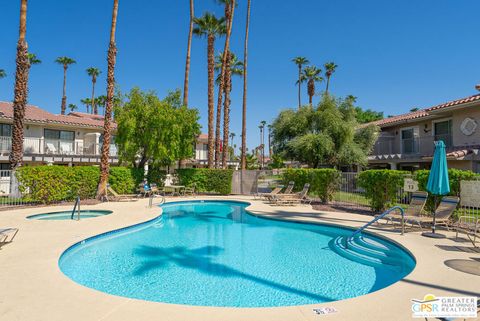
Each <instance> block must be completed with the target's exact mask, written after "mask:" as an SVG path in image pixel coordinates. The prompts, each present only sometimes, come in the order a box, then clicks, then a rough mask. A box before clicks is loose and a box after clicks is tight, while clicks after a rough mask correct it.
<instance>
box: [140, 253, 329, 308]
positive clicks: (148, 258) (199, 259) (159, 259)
mask: <svg viewBox="0 0 480 321" xmlns="http://www.w3.org/2000/svg"><path fill="white" fill-rule="evenodd" d="M222 252H224V249H223V248H221V247H218V246H204V247H200V248H196V249H188V248H186V247H184V246H173V247H168V248H162V247H154V246H146V245H143V246H140V247H139V248H137V249H136V250H135V251H134V254H135V255H138V256H141V257H142V258H143V260H142V263H141V266H140V267H139V268H138V269H137V270H136V271H135V272H134V274H135V275H136V276H139V275H143V274H145V273H147V272H149V271H151V270H155V269H161V268H164V267H166V266H168V265H173V264H174V265H177V266H180V267H182V268H187V269H195V270H197V271H199V272H201V273H204V274H208V275H213V276H215V277H221V278H242V279H245V280H249V281H252V282H255V283H257V284H261V285H264V286H268V287H270V288H272V289H275V290H278V291H281V292H286V293H289V294H295V295H298V296H301V297H305V298H309V299H313V300H316V301H318V302H328V301H333V300H336V299H335V298H330V297H326V296H322V295H320V294H317V293H311V292H308V291H304V290H302V289H296V288H293V287H291V286H288V285H284V284H281V283H278V282H275V281H272V280H268V279H264V278H260V277H258V276H255V275H251V274H247V273H245V272H242V271H239V270H236V269H234V268H232V267H230V266H228V265H225V264H220V263H216V262H214V260H213V258H214V257H215V256H217V255H219V254H220V253H222ZM320 290H321V289H320Z"/></svg>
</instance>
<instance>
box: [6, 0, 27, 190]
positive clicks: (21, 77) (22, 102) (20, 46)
mask: <svg viewBox="0 0 480 321" xmlns="http://www.w3.org/2000/svg"><path fill="white" fill-rule="evenodd" d="M19 29H20V30H19V36H18V42H17V58H16V62H17V66H16V71H15V89H14V98H13V125H12V152H11V153H10V156H9V161H10V166H11V168H12V170H15V169H17V168H18V167H20V166H22V161H23V136H24V132H23V128H24V126H23V125H24V120H25V107H26V105H27V95H28V72H29V69H30V60H29V59H28V45H27V42H26V40H25V36H26V33H27V0H21V5H20V28H19ZM12 181H13V180H12Z"/></svg>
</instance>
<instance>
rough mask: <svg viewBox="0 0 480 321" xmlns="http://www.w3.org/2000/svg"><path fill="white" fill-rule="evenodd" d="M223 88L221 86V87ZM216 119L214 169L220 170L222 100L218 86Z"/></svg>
mask: <svg viewBox="0 0 480 321" xmlns="http://www.w3.org/2000/svg"><path fill="white" fill-rule="evenodd" d="M222 87H223V86H222ZM217 97H218V98H217V118H216V122H215V167H216V168H220V150H221V147H220V144H221V143H220V141H221V139H220V135H221V133H220V127H221V121H222V99H223V88H220V85H218V96H217Z"/></svg>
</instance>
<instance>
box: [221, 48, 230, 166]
mask: <svg viewBox="0 0 480 321" xmlns="http://www.w3.org/2000/svg"><path fill="white" fill-rule="evenodd" d="M231 57H232V56H231V53H230V52H228V55H227V68H226V69H225V102H224V103H223V107H224V108H223V153H222V167H223V168H227V160H228V156H229V155H228V138H229V136H230V132H229V129H230V128H229V127H230V102H231V100H230V92H231V91H232V70H231V69H230V59H231Z"/></svg>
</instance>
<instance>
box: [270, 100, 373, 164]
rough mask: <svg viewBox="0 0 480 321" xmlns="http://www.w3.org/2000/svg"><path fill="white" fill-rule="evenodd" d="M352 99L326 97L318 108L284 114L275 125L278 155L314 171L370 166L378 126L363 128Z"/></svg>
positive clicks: (273, 127) (282, 113)
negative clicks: (314, 169)
mask: <svg viewBox="0 0 480 321" xmlns="http://www.w3.org/2000/svg"><path fill="white" fill-rule="evenodd" d="M355 116H356V115H355V107H354V105H353V101H352V100H350V99H335V98H333V97H332V96H331V95H328V96H327V95H325V96H323V98H322V101H321V102H320V103H319V105H318V106H317V107H316V108H311V107H302V108H300V110H298V111H294V110H291V109H288V110H284V111H282V112H281V113H280V114H279V115H278V117H277V118H276V119H275V121H274V122H273V124H272V135H273V139H272V144H273V148H274V152H275V154H279V156H280V157H283V158H286V159H291V160H297V161H300V162H303V163H306V164H308V165H309V166H311V167H313V168H317V167H319V166H320V165H326V166H332V167H338V166H341V165H351V164H360V165H365V164H366V163H367V155H368V154H369V152H370V151H371V149H372V148H373V144H374V143H375V140H376V135H377V133H378V130H379V129H378V127H377V126H367V127H359V126H358V124H359V123H358V122H357V120H356V117H355Z"/></svg>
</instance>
